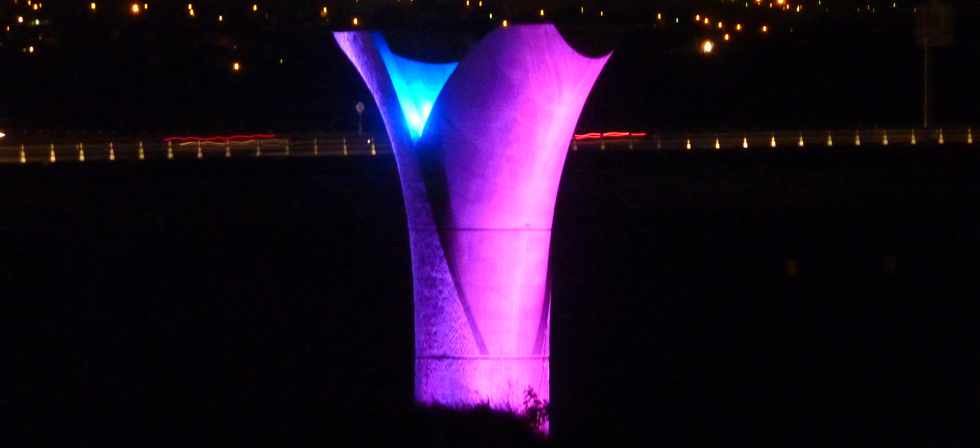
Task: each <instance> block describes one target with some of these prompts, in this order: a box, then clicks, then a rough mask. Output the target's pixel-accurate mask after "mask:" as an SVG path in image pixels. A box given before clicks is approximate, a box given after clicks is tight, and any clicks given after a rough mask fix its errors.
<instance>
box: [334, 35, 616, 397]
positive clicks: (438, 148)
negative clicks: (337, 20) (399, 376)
mask: <svg viewBox="0 0 980 448" xmlns="http://www.w3.org/2000/svg"><path fill="white" fill-rule="evenodd" d="M334 37H335V38H336V40H337V42H338V43H339V45H340V47H341V48H342V49H343V51H344V52H345V53H346V54H347V56H348V57H349V58H350V59H351V61H352V62H353V63H354V65H355V67H356V68H357V70H358V71H359V72H360V74H361V76H362V78H363V79H364V81H365V83H366V84H367V87H368V89H369V90H370V91H371V94H372V95H373V97H374V100H375V102H376V103H377V105H378V109H379V110H380V112H381V117H382V119H383V121H384V124H385V128H386V130H387V132H388V137H389V139H390V141H391V146H392V149H393V150H394V153H395V160H396V162H397V165H398V171H399V175H400V178H401V184H402V193H403V198H404V201H405V209H406V217H407V221H408V228H409V229H408V231H409V241H410V245H411V252H412V253H411V255H412V275H413V289H414V296H415V308H414V310H415V398H416V400H417V401H419V402H421V403H428V404H443V405H449V406H474V405H478V404H480V403H489V404H490V406H492V407H494V408H497V409H503V410H514V411H515V412H520V410H521V409H522V408H523V399H524V392H525V390H526V389H528V388H530V389H533V390H534V391H535V393H537V395H538V396H539V397H540V398H542V399H545V400H547V399H549V396H550V386H549V377H550V376H549V360H550V357H549V353H550V349H549V346H550V344H549V328H550V321H551V311H550V310H551V303H550V302H551V297H550V296H551V294H550V290H549V287H548V256H549V255H548V253H549V246H550V240H551V225H552V219H553V217H554V210H555V198H556V194H557V191H558V181H559V179H560V177H561V172H562V167H563V165H564V162H565V156H566V155H567V152H568V147H569V145H568V142H569V141H571V139H572V137H573V133H574V130H575V124H576V122H577V121H578V117H579V114H580V113H581V110H582V107H583V105H584V104H585V100H586V98H587V97H588V94H589V92H590V90H591V89H592V85H593V83H594V82H595V80H596V78H597V77H598V75H599V72H600V71H601V70H602V68H603V66H604V65H605V63H606V61H607V59H608V55H606V56H602V57H595V58H592V57H587V56H583V55H582V54H580V53H578V52H577V51H575V50H574V49H573V48H572V47H571V46H569V44H568V43H567V42H566V41H565V40H564V38H563V37H562V36H561V34H560V33H559V32H558V30H557V29H556V28H555V26H554V25H549V24H542V25H511V26H510V27H507V28H502V27H500V28H496V29H495V30H493V31H491V32H490V33H489V34H488V35H487V36H485V37H484V38H483V39H482V40H480V41H478V42H476V43H475V44H474V45H473V47H472V48H471V49H470V51H469V53H468V54H467V55H466V56H465V57H464V58H463V59H462V60H461V61H460V62H459V63H442V64H435V63H424V62H419V61H415V60H412V59H409V58H408V57H406V56H401V55H398V54H395V53H394V52H393V51H392V50H391V49H390V48H389V46H388V43H387V42H386V40H385V38H384V36H383V34H381V33H379V32H367V31H353V32H338V33H335V34H334Z"/></svg>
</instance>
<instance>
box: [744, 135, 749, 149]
mask: <svg viewBox="0 0 980 448" xmlns="http://www.w3.org/2000/svg"><path fill="white" fill-rule="evenodd" d="M742 149H749V138H748V137H742Z"/></svg>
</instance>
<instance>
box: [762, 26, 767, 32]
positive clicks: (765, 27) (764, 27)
mask: <svg viewBox="0 0 980 448" xmlns="http://www.w3.org/2000/svg"><path fill="white" fill-rule="evenodd" d="M762 32H763V33H768V32H769V26H768V25H762Z"/></svg>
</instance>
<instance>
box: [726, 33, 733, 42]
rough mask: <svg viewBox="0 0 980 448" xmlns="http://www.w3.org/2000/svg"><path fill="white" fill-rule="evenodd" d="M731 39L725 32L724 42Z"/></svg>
mask: <svg viewBox="0 0 980 448" xmlns="http://www.w3.org/2000/svg"><path fill="white" fill-rule="evenodd" d="M731 39H732V37H731V36H729V35H728V33H725V42H728V41H729V40H731Z"/></svg>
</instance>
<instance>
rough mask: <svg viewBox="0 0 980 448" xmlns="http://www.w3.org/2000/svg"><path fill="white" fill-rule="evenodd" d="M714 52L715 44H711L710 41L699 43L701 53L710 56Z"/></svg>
mask: <svg viewBox="0 0 980 448" xmlns="http://www.w3.org/2000/svg"><path fill="white" fill-rule="evenodd" d="M714 50H715V43H714V42H712V41H711V39H705V40H704V42H702V43H701V52H702V53H704V54H711V52H712V51H714Z"/></svg>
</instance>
